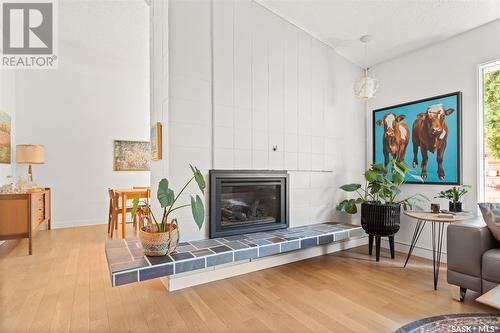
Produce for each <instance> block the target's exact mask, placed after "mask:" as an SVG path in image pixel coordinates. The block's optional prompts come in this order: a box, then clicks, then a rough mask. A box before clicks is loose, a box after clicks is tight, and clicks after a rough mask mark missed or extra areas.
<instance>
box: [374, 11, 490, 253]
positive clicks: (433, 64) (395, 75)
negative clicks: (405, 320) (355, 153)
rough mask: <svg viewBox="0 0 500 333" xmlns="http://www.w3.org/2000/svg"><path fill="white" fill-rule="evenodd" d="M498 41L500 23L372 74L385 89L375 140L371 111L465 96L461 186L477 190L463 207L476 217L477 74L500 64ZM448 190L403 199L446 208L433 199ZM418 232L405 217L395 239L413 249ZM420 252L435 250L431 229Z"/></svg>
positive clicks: (423, 189)
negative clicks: (376, 112)
mask: <svg viewBox="0 0 500 333" xmlns="http://www.w3.org/2000/svg"><path fill="white" fill-rule="evenodd" d="M499 37H500V20H497V21H494V22H492V23H490V24H487V25H485V26H482V27H479V28H477V29H475V30H472V31H469V32H467V33H464V34H461V35H458V36H456V37H454V38H451V39H449V40H446V41H444V42H442V43H439V44H435V45H431V46H429V47H426V48H424V49H421V50H418V51H415V52H412V53H409V54H406V55H404V56H401V57H398V58H395V59H393V60H390V61H387V62H384V63H382V64H379V65H376V66H374V67H373V68H372V70H371V73H372V74H373V76H374V77H376V78H377V79H379V80H380V84H381V88H380V90H379V92H378V94H377V97H376V98H375V99H373V100H372V101H371V102H370V104H369V112H368V114H367V118H366V119H367V124H368V130H369V135H368V138H371V110H374V109H378V108H381V107H385V106H390V105H395V104H399V103H403V102H410V101H412V100H418V99H422V98H426V97H432V96H436V95H441V94H445V93H449V92H454V91H461V92H462V93H463V100H462V103H463V105H462V123H463V125H462V128H463V131H462V142H463V147H462V148H463V150H462V159H463V176H462V182H463V183H464V184H471V185H472V186H473V187H474V188H473V190H472V191H471V193H470V194H468V195H467V196H466V197H465V201H464V205H465V209H467V210H471V211H473V212H476V205H477V192H476V191H477V184H478V183H479V182H478V178H477V161H478V159H479V158H481V157H480V156H479V153H478V136H477V133H478V132H477V128H478V113H477V112H478V111H477V102H478V96H477V69H478V65H479V64H481V63H484V62H487V61H491V60H494V59H500V43H498V41H499ZM369 147H371V143H370V145H369ZM367 156H368V160H369V161H371V160H372V156H371V149H368V152H367ZM448 187H449V186H439V185H404V188H403V191H404V193H403V195H411V194H414V193H421V194H424V195H426V196H427V197H428V198H430V199H431V200H432V202H440V203H441V205H442V207H447V201H446V200H440V199H433V198H434V196H435V195H436V194H437V192H438V191H441V190H443V189H446V188H448ZM414 226H415V224H414V222H413V221H410V220H409V219H407V218H405V217H403V218H402V221H401V231H400V232H399V233H398V234H397V235H396V241H397V242H400V243H401V244H409V243H410V240H411V235H412V233H413V228H414ZM427 228H429V227H427ZM419 246H421V247H422V248H423V249H424V252H422V254H423V255H426V254H427V255H428V253H429V252H428V251H425V249H427V250H429V249H432V247H431V246H432V243H431V236H430V229H427V230H424V233H423V234H422V236H421V240H420V243H419Z"/></svg>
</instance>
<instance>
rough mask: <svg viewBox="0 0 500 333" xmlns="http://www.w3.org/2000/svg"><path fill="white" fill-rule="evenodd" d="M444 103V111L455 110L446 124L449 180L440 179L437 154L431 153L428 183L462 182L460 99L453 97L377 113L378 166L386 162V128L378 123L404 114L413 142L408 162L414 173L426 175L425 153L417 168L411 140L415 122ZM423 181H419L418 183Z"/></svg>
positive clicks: (375, 119) (376, 149) (376, 158)
mask: <svg viewBox="0 0 500 333" xmlns="http://www.w3.org/2000/svg"><path fill="white" fill-rule="evenodd" d="M439 103H442V104H443V105H444V109H445V110H446V109H449V108H452V109H454V110H455V111H454V112H453V113H452V114H450V115H449V116H446V118H445V119H446V124H447V125H448V145H447V147H446V150H445V153H444V157H443V169H444V172H445V179H444V180H440V179H439V177H438V175H437V161H436V153H437V152H435V153H431V152H427V154H428V157H429V158H428V162H427V179H426V180H425V183H458V182H459V179H458V178H459V175H458V156H457V145H458V142H457V141H458V135H457V132H458V126H459V123H458V117H459V114H458V112H459V110H458V96H457V95H452V96H447V97H444V98H436V99H432V100H428V101H425V102H420V103H415V104H410V105H405V106H399V107H395V108H390V109H385V110H381V111H375V112H374V125H373V126H374V133H375V142H374V145H375V151H374V154H375V155H374V159H375V163H381V164H383V163H384V151H383V145H382V140H383V138H382V137H383V134H384V126H378V125H377V124H376V123H377V121H378V120H380V119H383V118H384V115H385V114H387V113H391V112H392V113H394V114H395V115H396V117H397V116H399V115H401V114H404V115H406V118H405V119H404V121H405V122H406V123H407V124H408V130H409V131H410V142H409V143H408V146H407V148H406V153H405V163H406V164H407V165H408V166H409V167H410V168H412V172H411V173H412V174H415V175H418V176H420V174H421V172H422V167H421V164H422V154H421V152H420V148H419V149H418V154H417V157H418V167H417V168H415V169H413V167H412V164H413V143H412V140H411V135H412V127H413V122H414V121H415V119H416V118H417V115H418V114H419V113H422V112H426V111H427V107H428V106H430V105H433V104H439ZM390 159H392V155H389V160H390ZM407 180H408V181H409V182H415V181H416V180H415V179H413V178H411V177H407ZM417 182H419V181H417Z"/></svg>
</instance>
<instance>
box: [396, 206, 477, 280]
mask: <svg viewBox="0 0 500 333" xmlns="http://www.w3.org/2000/svg"><path fill="white" fill-rule="evenodd" d="M403 214H405V215H406V216H408V217H411V218H413V219H415V220H417V224H416V225H415V230H414V231H413V237H412V240H411V244H410V249H409V250H408V256H407V257H406V261H405V264H404V266H403V267H406V264H407V263H408V260H409V259H410V256H411V254H412V252H413V249H414V248H415V245H416V244H417V241H418V239H419V238H420V234H421V233H422V230H424V226H425V224H426V223H427V222H429V223H431V225H432V229H431V231H432V265H433V268H434V290H437V285H438V278H439V266H440V265H441V249H442V246H443V236H444V226H445V225H446V224H448V223H454V222H459V221H464V220H468V219H470V218H471V217H472V215H470V214H457V215H453V216H449V217H448V216H444V217H440V216H439V214H434V213H430V212H422V211H403ZM436 229H437V230H436ZM436 231H437V233H436Z"/></svg>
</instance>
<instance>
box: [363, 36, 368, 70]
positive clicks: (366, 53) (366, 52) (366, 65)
mask: <svg viewBox="0 0 500 333" xmlns="http://www.w3.org/2000/svg"><path fill="white" fill-rule="evenodd" d="M364 44H365V76H368V60H367V58H368V51H367V48H368V45H367V44H368V43H367V42H364Z"/></svg>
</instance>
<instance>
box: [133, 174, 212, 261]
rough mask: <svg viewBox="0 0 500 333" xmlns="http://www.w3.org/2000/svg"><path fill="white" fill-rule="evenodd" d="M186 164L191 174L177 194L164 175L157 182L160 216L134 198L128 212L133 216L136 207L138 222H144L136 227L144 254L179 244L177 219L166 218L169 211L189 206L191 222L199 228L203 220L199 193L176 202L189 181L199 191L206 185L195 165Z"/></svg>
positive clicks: (155, 253)
mask: <svg viewBox="0 0 500 333" xmlns="http://www.w3.org/2000/svg"><path fill="white" fill-rule="evenodd" d="M190 167H191V171H192V172H193V175H192V176H191V178H190V179H189V180H188V181H187V182H186V184H185V185H184V187H183V188H182V189H181V190H180V191H179V193H178V194H177V195H175V192H174V191H173V190H172V189H171V188H170V187H169V184H168V180H167V179H166V178H163V179H162V180H161V181H160V183H159V184H158V191H157V198H158V202H159V203H160V206H161V208H163V213H162V216H161V219H157V218H156V216H155V215H154V213H153V212H152V210H151V207H150V206H149V203H147V202H146V205H144V206H142V207H140V206H139V198H135V199H134V205H133V207H132V215H133V216H135V214H136V213H137V211H138V209H140V210H139V211H140V214H139V215H140V216H141V217H140V219H141V222H144V221H147V223H146V224H145V226H144V227H142V228H141V229H139V239H140V240H141V243H142V248H143V249H144V254H145V255H148V256H164V255H166V254H169V253H172V252H173V251H175V248H176V247H177V244H179V225H178V224H177V219H170V214H172V212H174V211H176V210H178V209H181V208H186V207H191V212H192V214H193V218H194V221H195V223H196V225H197V226H198V229H201V226H202V225H203V221H204V219H205V209H204V207H203V201H202V200H201V198H200V196H199V195H196V196H191V202H190V203H188V204H181V205H179V204H178V205H176V203H177V200H178V199H179V197H180V196H181V194H182V193H183V192H184V191H185V190H186V188H187V187H188V186H189V184H191V182H193V180H194V181H195V182H196V183H197V184H198V187H199V189H200V191H201V193H203V194H204V193H205V187H206V185H205V179H204V178H203V175H202V174H201V172H200V170H198V168H196V167H193V166H192V165H190Z"/></svg>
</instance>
